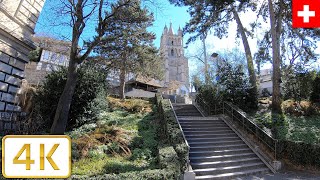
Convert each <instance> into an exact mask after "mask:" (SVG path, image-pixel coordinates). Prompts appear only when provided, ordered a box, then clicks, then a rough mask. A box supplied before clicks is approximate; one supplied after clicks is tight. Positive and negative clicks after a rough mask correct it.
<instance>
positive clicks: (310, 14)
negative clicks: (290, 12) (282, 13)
mask: <svg viewBox="0 0 320 180" xmlns="http://www.w3.org/2000/svg"><path fill="white" fill-rule="evenodd" d="M315 16H316V12H315V11H310V10H309V5H303V11H298V17H303V22H304V23H308V22H309V18H310V17H315Z"/></svg>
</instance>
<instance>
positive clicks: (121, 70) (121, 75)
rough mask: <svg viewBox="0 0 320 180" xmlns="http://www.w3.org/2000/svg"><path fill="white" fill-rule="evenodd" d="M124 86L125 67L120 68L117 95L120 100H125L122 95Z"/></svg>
mask: <svg viewBox="0 0 320 180" xmlns="http://www.w3.org/2000/svg"><path fill="white" fill-rule="evenodd" d="M125 85H126V69H125V67H121V68H120V89H119V95H120V98H121V99H125V98H126V96H125V94H124V90H125Z"/></svg>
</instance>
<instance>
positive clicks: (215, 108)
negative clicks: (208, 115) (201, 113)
mask: <svg viewBox="0 0 320 180" xmlns="http://www.w3.org/2000/svg"><path fill="white" fill-rule="evenodd" d="M217 114H218V113H217V104H214V115H217Z"/></svg>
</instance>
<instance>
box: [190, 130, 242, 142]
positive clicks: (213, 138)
mask: <svg viewBox="0 0 320 180" xmlns="http://www.w3.org/2000/svg"><path fill="white" fill-rule="evenodd" d="M185 136H186V138H187V139H188V140H189V139H190V140H191V141H190V142H192V139H193V138H197V139H198V138H201V139H204V138H205V139H208V141H196V142H219V141H220V142H221V141H228V140H239V138H233V139H229V138H231V137H238V136H237V135H236V134H234V133H223V134H222V133H215V132H212V133H210V134H200V133H199V134H185Z"/></svg>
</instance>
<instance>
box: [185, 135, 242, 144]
mask: <svg viewBox="0 0 320 180" xmlns="http://www.w3.org/2000/svg"><path fill="white" fill-rule="evenodd" d="M238 138H239V137H238V136H237V135H236V134H221V136H217V137H208V138H200V137H199V138H197V137H194V138H193V137H189V136H186V139H187V141H188V143H193V142H208V141H211V142H218V141H227V140H236V139H238Z"/></svg>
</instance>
